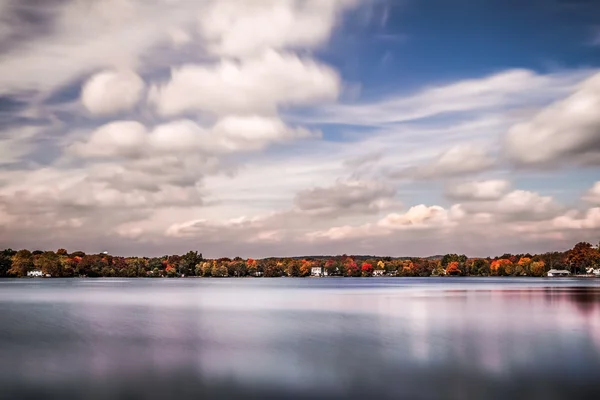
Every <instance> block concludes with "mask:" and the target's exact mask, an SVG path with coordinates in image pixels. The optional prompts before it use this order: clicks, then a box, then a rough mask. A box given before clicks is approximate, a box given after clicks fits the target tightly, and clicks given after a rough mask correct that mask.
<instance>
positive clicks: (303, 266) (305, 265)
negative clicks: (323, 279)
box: [298, 260, 312, 276]
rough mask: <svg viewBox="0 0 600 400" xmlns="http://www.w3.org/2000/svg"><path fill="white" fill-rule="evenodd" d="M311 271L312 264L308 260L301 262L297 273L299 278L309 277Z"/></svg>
mask: <svg viewBox="0 0 600 400" xmlns="http://www.w3.org/2000/svg"><path fill="white" fill-rule="evenodd" d="M311 271H312V262H311V261H308V260H302V263H300V270H299V271H298V273H299V276H310V273H311Z"/></svg>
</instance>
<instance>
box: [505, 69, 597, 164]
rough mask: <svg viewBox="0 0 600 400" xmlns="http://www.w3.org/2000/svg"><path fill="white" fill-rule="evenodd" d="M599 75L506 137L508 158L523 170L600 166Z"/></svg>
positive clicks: (509, 132) (520, 125) (519, 125)
mask: <svg viewBox="0 0 600 400" xmlns="http://www.w3.org/2000/svg"><path fill="white" fill-rule="evenodd" d="M599 109H600V73H599V74H596V75H594V76H593V77H591V78H589V79H588V80H586V81H584V82H583V83H582V84H581V85H579V87H578V89H577V91H576V92H575V93H573V94H572V95H571V96H569V97H567V98H566V99H564V100H561V101H559V102H556V103H554V104H552V105H550V106H549V107H547V108H546V109H544V110H542V111H541V112H539V113H538V114H537V115H536V116H535V117H533V118H532V119H531V120H529V121H525V122H521V123H519V124H517V125H515V126H513V127H512V128H511V129H510V130H509V131H508V133H507V134H506V137H505V142H504V147H505V152H506V155H507V156H508V157H509V158H510V159H511V160H512V161H514V162H515V163H517V164H519V165H523V166H546V165H560V164H564V163H571V164H593V165H600V112H598V110H599Z"/></svg>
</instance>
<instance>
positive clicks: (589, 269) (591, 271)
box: [586, 267, 600, 277]
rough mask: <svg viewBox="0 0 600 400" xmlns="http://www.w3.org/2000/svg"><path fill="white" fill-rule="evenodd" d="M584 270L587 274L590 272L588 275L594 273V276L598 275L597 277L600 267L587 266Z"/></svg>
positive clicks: (599, 274)
mask: <svg viewBox="0 0 600 400" xmlns="http://www.w3.org/2000/svg"><path fill="white" fill-rule="evenodd" d="M586 272H587V273H588V274H590V275H595V276H598V277H600V268H596V269H594V268H591V267H590V268H588V269H587V271H586Z"/></svg>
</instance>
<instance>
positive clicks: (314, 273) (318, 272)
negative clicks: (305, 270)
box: [310, 267, 328, 276]
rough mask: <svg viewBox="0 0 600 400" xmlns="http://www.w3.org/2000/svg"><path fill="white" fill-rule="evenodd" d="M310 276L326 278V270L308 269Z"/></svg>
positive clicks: (321, 268) (320, 268) (319, 268)
mask: <svg viewBox="0 0 600 400" xmlns="http://www.w3.org/2000/svg"><path fill="white" fill-rule="evenodd" d="M310 275H311V276H327V275H328V274H327V270H326V269H325V268H323V267H312V268H311V269H310Z"/></svg>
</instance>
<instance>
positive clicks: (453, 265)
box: [446, 261, 460, 275]
mask: <svg viewBox="0 0 600 400" xmlns="http://www.w3.org/2000/svg"><path fill="white" fill-rule="evenodd" d="M446 275H460V264H459V262H458V261H451V262H450V263H449V264H448V266H447V267H446Z"/></svg>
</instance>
